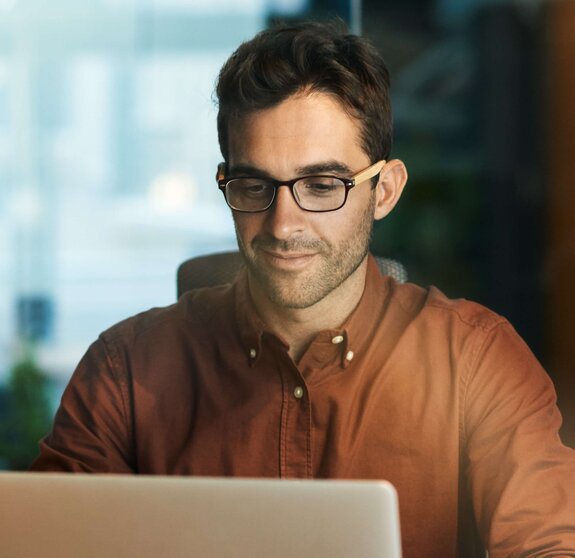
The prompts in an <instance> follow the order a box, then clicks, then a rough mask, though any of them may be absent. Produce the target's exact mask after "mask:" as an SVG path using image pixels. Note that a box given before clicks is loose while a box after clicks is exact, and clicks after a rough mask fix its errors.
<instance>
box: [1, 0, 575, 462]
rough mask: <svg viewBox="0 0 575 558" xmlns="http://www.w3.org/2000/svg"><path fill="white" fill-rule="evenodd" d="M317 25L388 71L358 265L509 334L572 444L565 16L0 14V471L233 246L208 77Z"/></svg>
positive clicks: (491, 8) (200, 9)
mask: <svg viewBox="0 0 575 558" xmlns="http://www.w3.org/2000/svg"><path fill="white" fill-rule="evenodd" d="M334 15H337V16H339V17H341V18H342V19H344V20H346V21H347V22H348V23H349V25H350V27H351V28H352V29H353V30H354V31H356V32H361V33H363V34H364V35H366V36H368V37H370V38H371V39H372V41H373V42H374V43H375V44H376V46H377V47H378V48H380V50H381V52H382V53H383V55H384V57H385V59H386V61H387V62H388V65H389V67H390V69H391V72H392V83H393V85H392V87H393V100H394V112H395V130H396V132H395V137H396V141H395V147H394V156H395V157H399V158H402V159H403V160H404V161H405V162H406V164H407V166H408V169H409V170H410V181H409V185H408V189H407V190H406V193H405V196H404V199H403V200H402V201H401V203H400V204H399V207H398V209H397V211H396V212H395V214H394V215H392V216H390V217H389V218H388V219H386V220H385V221H384V222H383V223H378V224H377V226H376V229H375V234H374V239H373V250H374V251H375V252H376V253H378V254H382V255H386V256H388V257H392V258H396V259H399V260H401V261H402V262H403V263H404V264H405V265H406V267H407V269H408V272H409V275H410V279H411V280H413V281H415V282H418V283H420V284H424V285H427V284H436V285H438V286H439V287H440V288H441V289H442V290H444V291H445V292H447V294H449V295H450V296H454V297H465V298H470V299H474V300H477V301H479V302H481V303H483V304H486V305H488V306H489V307H491V308H493V309H494V310H496V311H498V312H500V313H501V314H503V315H505V316H506V317H508V318H509V319H510V321H511V322H512V323H513V324H514V325H515V327H516V328H517V330H518V331H519V332H520V334H521V335H522V336H523V337H524V338H525V339H526V341H527V342H528V343H529V345H530V346H531V347H532V349H533V351H534V352H535V354H536V355H537V356H538V358H539V359H540V360H541V361H542V362H543V363H544V365H545V366H546V368H547V369H548V371H549V373H550V375H551V376H552V378H553V380H554V382H555V384H556V387H557V390H558V393H559V402H560V406H561V409H562V412H563V414H564V418H565V425H564V430H563V437H564V439H565V441H566V442H567V443H569V444H571V445H575V364H574V363H575V290H574V288H573V285H575V217H574V214H575V179H574V178H573V177H574V173H573V170H572V159H573V156H574V155H575V108H574V106H575V105H574V104H573V98H575V1H574V0H547V1H545V0H514V1H511V0H499V1H496V0H401V1H399V0H82V1H81V2H78V1H77V0H53V1H52V2H49V3H47V2H43V1H41V0H0V468H2V467H4V468H21V467H24V466H25V465H26V463H27V462H28V461H29V459H31V456H33V454H34V451H35V445H36V442H37V439H38V438H39V437H40V436H41V435H42V433H44V432H45V430H46V429H47V428H48V427H49V421H50V417H51V415H52V413H53V411H54V409H55V406H56V405H57V403H58V400H59V397H60V395H61V392H62V389H63V387H64V385H65V383H66V382H67V380H68V378H69V377H70V374H71V373H72V371H73V369H74V367H75V364H76V363H77V361H78V360H79V359H80V357H81V356H82V354H83V353H84V351H85V350H86V348H87V347H88V345H89V344H90V343H91V342H92V341H93V340H94V339H95V338H96V336H97V335H98V334H99V332H100V331H102V330H103V329H105V328H107V327H109V326H110V325H112V324H113V323H115V322H117V321H118V320H120V319H122V318H124V317H127V316H129V315H131V314H134V313H136V312H139V311H141V310H144V309H146V308H149V307H151V306H161V305H166V304H170V303H171V302H173V301H174V299H175V281H174V277H175V270H176V267H177V265H178V264H179V263H180V262H181V261H182V260H184V259H186V258H188V257H191V256H194V255H199V254H203V253H209V252H214V251H222V250H228V249H233V248H234V247H235V239H234V233H233V226H232V223H231V218H230V216H229V214H228V210H227V208H226V206H225V204H224V200H223V198H222V196H221V194H220V192H219V191H217V188H216V186H215V180H214V176H215V168H216V165H217V163H218V162H219V160H220V154H219V150H218V146H217V136H216V126H215V117H216V107H215V104H214V100H213V86H214V81H215V78H216V75H217V72H218V69H219V67H220V66H221V64H222V63H223V61H224V60H225V59H226V58H227V56H229V54H230V53H231V52H232V51H233V50H234V49H235V47H237V45H238V44H239V43H240V42H241V41H242V40H244V39H247V38H249V37H251V36H252V35H253V34H254V33H255V32H257V31H258V30H260V29H263V28H264V27H266V26H268V25H270V24H272V23H274V22H276V21H279V20H297V19H303V18H315V19H326V18H330V17H333V16H334Z"/></svg>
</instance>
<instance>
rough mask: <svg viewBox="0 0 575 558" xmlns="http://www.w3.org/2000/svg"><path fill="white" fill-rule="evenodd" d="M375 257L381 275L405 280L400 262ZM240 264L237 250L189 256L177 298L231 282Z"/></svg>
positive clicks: (183, 265) (180, 276) (179, 279)
mask: <svg viewBox="0 0 575 558" xmlns="http://www.w3.org/2000/svg"><path fill="white" fill-rule="evenodd" d="M375 259H376V261H377V265H378V266H379V269H380V271H381V273H382V274H383V275H390V276H391V277H393V278H394V279H395V280H396V281H398V282H400V283H405V282H406V281H407V271H406V270H405V268H404V267H403V265H402V264H401V263H399V262H398V261H395V260H390V259H387V258H379V257H376V258H375ZM242 266H243V259H242V257H241V255H240V253H239V252H221V253H217V254H208V255H207V256H197V257H195V258H190V259H189V260H186V261H185V262H183V263H181V264H180V266H179V267H178V272H177V279H176V286H177V293H178V298H180V297H181V296H182V295H183V294H184V293H185V292H186V291H189V290H191V289H198V288H200V287H212V286H214V285H224V284H226V283H231V282H232V281H233V280H234V279H235V277H236V275H237V274H238V272H239V270H240V269H241V267H242Z"/></svg>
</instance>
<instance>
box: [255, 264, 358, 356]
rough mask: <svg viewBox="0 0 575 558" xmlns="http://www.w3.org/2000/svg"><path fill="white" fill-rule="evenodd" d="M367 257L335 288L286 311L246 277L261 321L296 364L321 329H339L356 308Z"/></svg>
mask: <svg viewBox="0 0 575 558" xmlns="http://www.w3.org/2000/svg"><path fill="white" fill-rule="evenodd" d="M366 272H367V257H366V258H365V259H364V261H363V262H362V263H361V264H360V266H359V267H358V268H357V269H356V270H355V271H354V272H353V273H352V274H351V275H350V276H349V277H348V278H347V279H346V280H345V281H343V283H341V284H340V285H339V286H338V287H336V288H335V289H334V290H333V291H331V292H330V293H329V294H328V295H326V296H325V297H324V298H322V299H321V300H319V301H318V302H316V303H315V304H313V305H312V306H308V307H307V308H286V307H283V306H280V305H277V304H275V303H274V302H272V301H271V300H270V299H269V298H268V296H267V295H266V294H265V292H263V290H262V289H261V288H260V287H259V285H258V284H257V282H256V281H254V280H253V279H252V278H251V277H249V287H250V294H251V296H252V300H253V302H254V305H255V307H256V310H257V312H258V314H259V316H260V318H261V319H262V321H263V322H264V323H265V324H266V325H267V326H268V327H269V328H270V330H271V331H273V333H275V334H276V335H278V336H279V337H281V338H282V339H283V340H284V341H285V342H286V343H288V345H289V347H290V349H289V354H290V356H291V357H292V359H293V360H294V362H298V361H299V360H300V358H301V357H302V356H303V354H304V353H305V351H306V350H307V348H308V347H309V345H310V343H311V342H312V341H313V339H314V337H315V336H316V335H317V334H318V333H319V332H320V331H322V330H325V329H333V328H336V327H339V326H340V325H341V324H342V323H343V322H344V321H345V320H346V318H347V317H348V316H349V315H350V314H351V313H352V312H353V310H354V309H355V307H356V306H357V305H358V303H359V300H360V299H361V296H362V294H363V290H364V287H365V278H366Z"/></svg>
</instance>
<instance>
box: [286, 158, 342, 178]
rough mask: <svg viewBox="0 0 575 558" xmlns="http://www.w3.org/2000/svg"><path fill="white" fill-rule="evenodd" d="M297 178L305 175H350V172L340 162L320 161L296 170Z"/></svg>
mask: <svg viewBox="0 0 575 558" xmlns="http://www.w3.org/2000/svg"><path fill="white" fill-rule="evenodd" d="M296 172H297V173H298V176H305V175H307V174H324V173H328V174H352V170H351V169H350V168H349V167H348V166H347V165H346V164H345V163H342V162H341V161H335V160H332V161H322V162H320V163H313V164H311V165H305V166H303V167H298V168H297V169H296Z"/></svg>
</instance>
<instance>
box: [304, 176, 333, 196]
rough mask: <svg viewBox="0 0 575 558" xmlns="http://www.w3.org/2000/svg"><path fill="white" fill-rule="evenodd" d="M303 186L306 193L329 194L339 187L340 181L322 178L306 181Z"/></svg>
mask: <svg viewBox="0 0 575 558" xmlns="http://www.w3.org/2000/svg"><path fill="white" fill-rule="evenodd" d="M303 186H304V193H305V195H311V196H328V195H330V194H333V193H334V192H335V191H336V190H337V189H338V187H339V181H338V182H336V181H334V180H331V179H323V178H322V179H316V180H310V181H306V182H305V183H304V185H303Z"/></svg>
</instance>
